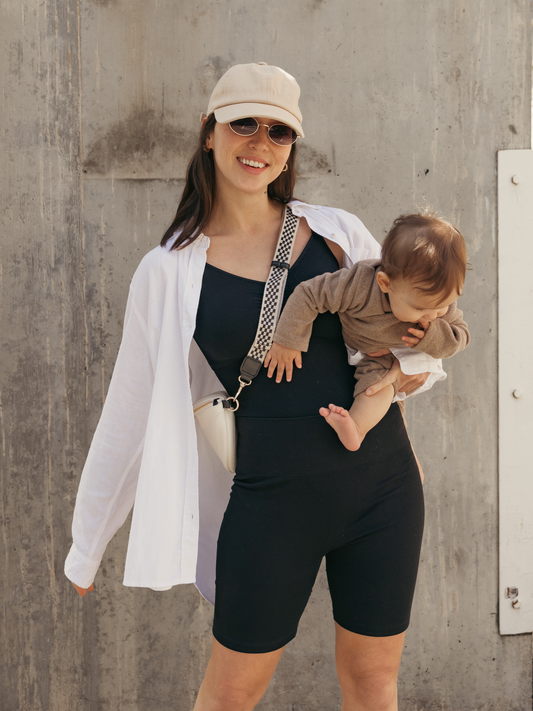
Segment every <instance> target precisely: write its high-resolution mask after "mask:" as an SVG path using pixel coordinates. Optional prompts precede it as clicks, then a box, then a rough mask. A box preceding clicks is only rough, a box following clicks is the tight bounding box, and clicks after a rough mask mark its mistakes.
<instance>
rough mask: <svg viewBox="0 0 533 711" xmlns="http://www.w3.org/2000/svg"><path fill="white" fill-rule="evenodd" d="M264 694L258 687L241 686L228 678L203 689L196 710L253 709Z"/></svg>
mask: <svg viewBox="0 0 533 711" xmlns="http://www.w3.org/2000/svg"><path fill="white" fill-rule="evenodd" d="M262 695H263V693H262V691H260V690H258V689H244V688H239V687H236V686H235V685H234V684H233V683H232V682H231V680H228V681H227V682H222V683H221V684H219V685H218V686H217V688H210V689H206V688H203V689H201V690H200V693H199V694H198V700H197V704H196V706H195V711H252V709H254V708H255V707H256V705H257V704H258V703H259V701H260V700H261V697H262Z"/></svg>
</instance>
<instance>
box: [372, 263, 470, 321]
mask: <svg viewBox="0 0 533 711" xmlns="http://www.w3.org/2000/svg"><path fill="white" fill-rule="evenodd" d="M380 275H383V277H382V278H381V279H380V278H379V276H380ZM378 284H379V287H380V289H381V291H383V292H384V293H386V294H388V295H389V302H390V306H391V309H392V313H393V314H394V315H395V316H396V318H397V319H398V321H406V322H409V323H419V324H420V325H421V326H423V327H424V328H426V327H427V325H428V324H429V322H430V321H433V320H434V319H436V318H438V317H439V316H444V314H445V313H446V312H447V311H448V307H449V306H450V304H453V302H454V301H457V299H458V298H459V294H458V293H457V292H456V291H455V290H454V291H453V292H452V293H451V294H449V295H448V296H446V297H443V296H442V294H441V295H437V296H435V294H427V293H425V292H423V291H420V289H417V288H416V286H414V285H413V284H412V283H411V282H410V281H409V280H407V279H394V281H391V280H390V279H389V277H388V276H387V275H386V274H385V273H384V272H379V273H378ZM419 286H422V287H423V286H425V284H420V285H419Z"/></svg>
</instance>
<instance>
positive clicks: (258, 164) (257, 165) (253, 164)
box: [237, 157, 268, 172]
mask: <svg viewBox="0 0 533 711" xmlns="http://www.w3.org/2000/svg"><path fill="white" fill-rule="evenodd" d="M237 160H238V161H239V163H241V164H242V165H244V166H246V167H247V168H253V169H254V172H257V169H261V170H262V169H263V168H266V167H267V166H268V163H265V162H264V161H260V160H254V159H253V158H244V157H238V158H237Z"/></svg>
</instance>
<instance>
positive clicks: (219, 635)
mask: <svg viewBox="0 0 533 711" xmlns="http://www.w3.org/2000/svg"><path fill="white" fill-rule="evenodd" d="M299 94H300V90H299V87H298V85H297V84H296V82H295V80H294V79H293V78H292V77H291V76H290V75H288V74H286V73H285V72H284V71H283V70H281V69H279V68H277V67H272V66H268V65H266V64H264V63H259V64H248V65H237V66H235V67H232V68H231V69H230V70H229V71H228V72H227V73H226V74H225V75H224V76H223V77H222V79H221V80H220V81H219V83H218V84H217V86H216V87H215V90H214V91H213V94H212V96H211V99H210V103H209V107H208V112H207V116H205V117H204V118H203V123H202V130H201V133H200V141H199V145H198V148H197V150H196V153H195V154H194V156H193V158H192V160H191V163H190V165H189V168H188V174H187V182H186V187H185V190H184V193H183V196H182V199H181V202H180V205H179V208H178V212H177V215H176V218H175V220H174V222H173V224H172V225H171V227H170V228H169V230H167V232H166V234H165V235H164V237H163V240H162V246H161V247H158V248H156V249H155V250H153V251H152V252H150V253H149V254H148V255H147V256H146V257H145V258H144V259H143V261H142V263H141V265H140V266H139V268H138V270H137V272H136V274H135V276H134V278H133V280H132V285H131V289H130V297H129V300H128V307H127V311H126V319H125V325H124V335H123V340H122V345H121V348H120V352H119V355H118V358H117V363H116V366H115V371H114V374H113V379H112V382H111V385H110V388H109V393H108V397H107V400H106V404H105V407H104V411H103V413H102V417H101V420H100V423H99V425H98V428H97V431H96V433H95V437H94V440H93V444H92V446H91V450H90V452H89V456H88V459H87V463H86V466H85V469H84V473H83V476H82V480H81V483H80V490H79V493H78V499H77V504H76V510H75V515H74V523H73V538H74V543H73V546H72V549H71V552H70V553H69V556H68V558H67V561H66V564H65V571H66V574H67V577H69V579H70V580H72V582H73V583H74V585H75V587H76V588H77V590H78V592H79V593H80V594H81V595H85V593H86V590H87V589H88V590H91V589H92V581H93V579H94V576H95V574H96V571H97V569H98V566H99V563H100V560H101V557H102V555H103V552H104V550H105V546H106V544H107V542H108V541H109V539H110V538H111V537H112V535H113V534H114V532H115V531H116V530H117V529H118V527H119V526H120V525H121V524H122V523H123V521H124V520H125V518H126V516H127V515H128V513H129V511H130V509H131V507H132V505H133V503H134V501H135V509H134V514H133V519H132V527H131V533H130V540H129V545H128V554H127V560H126V572H125V579H124V584H125V585H132V586H143V587H152V588H154V589H158V590H163V589H168V588H170V587H171V586H172V585H175V584H178V583H183V582H196V584H197V586H198V588H199V589H200V590H201V591H202V593H203V594H204V595H205V596H206V597H207V598H208V599H210V600H213V597H215V619H214V627H213V634H214V640H213V649H212V654H211V659H210V662H209V665H208V667H207V671H206V674H205V678H204V681H203V683H202V686H201V688H200V691H199V694H198V699H197V702H196V705H195V709H196V711H214V710H215V709H216V710H219V709H231V711H239V710H241V709H242V710H243V711H244V710H248V709H253V708H254V707H255V705H256V704H257V702H258V701H259V700H260V698H261V697H262V695H263V694H264V692H265V690H266V688H267V686H268V683H269V680H270V678H271V676H272V674H273V672H274V669H275V667H276V665H277V662H278V661H279V659H280V656H281V654H282V651H283V647H284V646H285V644H287V642H288V641H289V640H290V639H292V638H293V637H294V635H295V633H296V628H297V625H298V621H299V618H300V616H301V614H302V612H303V609H304V607H305V604H306V602H307V599H308V597H309V595H310V593H311V588H312V586H313V583H314V580H315V577H316V574H317V572H318V568H319V566H320V562H321V560H322V558H323V557H324V556H326V562H327V573H328V581H329V587H330V591H331V597H332V603H333V612H334V618H335V624H336V658H337V669H338V676H339V680H340V684H341V687H342V693H343V699H344V705H343V709H345V711H349V710H350V711H351V710H355V709H358V710H359V709H376V710H377V709H380V710H381V709H383V710H392V709H396V708H397V702H396V678H397V672H398V667H399V663H400V656H401V651H402V646H403V639H404V634H405V629H406V628H407V625H408V621H409V614H410V607H411V601H412V595H413V590H414V584H415V579H416V573H417V567H418V559H419V551H420V543H421V537H422V526H423V497H422V492H421V483H420V478H419V475H418V468H417V465H416V462H415V459H414V457H413V453H412V450H411V447H410V444H409V440H408V437H407V434H406V432H405V428H404V424H403V420H402V417H401V414H400V412H399V409H398V406H397V405H393V406H392V407H391V409H390V411H389V413H388V414H387V416H386V417H385V418H384V419H383V420H382V421H381V422H380V423H379V425H378V426H376V427H375V428H374V430H372V431H371V433H369V435H368V436H367V438H366V439H365V442H364V445H363V446H362V447H361V449H360V450H359V451H358V452H349V451H348V450H346V449H345V448H344V447H343V446H342V444H340V442H339V440H338V438H337V437H336V435H335V433H334V432H333V430H332V429H331V428H330V427H329V426H328V425H327V423H326V422H325V421H324V420H323V418H322V417H321V416H320V415H319V414H318V409H319V407H320V406H321V405H323V404H324V403H327V402H330V401H334V402H337V401H338V402H339V403H341V404H342V403H343V402H345V403H346V404H345V405H344V406H347V405H349V403H350V401H351V396H352V392H353V368H352V367H351V366H350V365H349V364H348V362H347V358H346V350H345V347H344V344H343V342H342V336H341V330H340V323H339V321H338V318H337V316H336V315H334V314H322V315H320V316H319V317H318V319H317V321H316V324H315V327H314V331H313V337H312V340H311V344H310V348H309V352H308V354H307V357H306V358H305V360H304V363H303V368H302V369H301V370H299V371H298V372H296V373H294V375H293V377H292V382H286V381H285V382H282V383H279V384H278V383H276V382H275V380H274V379H273V378H269V375H270V376H271V375H272V373H271V372H270V373H269V372H268V371H267V370H266V369H263V370H262V372H261V373H260V374H259V375H258V377H257V378H256V379H255V380H254V381H253V383H252V385H251V387H249V388H247V389H246V391H245V392H244V393H243V394H242V395H241V407H240V409H239V411H238V413H237V415H238V417H237V426H238V433H239V443H238V458H237V473H236V475H235V480H234V482H233V484H232V482H231V479H230V478H229V475H227V474H226V475H225V474H224V470H223V469H222V467H221V465H220V462H218V460H217V459H216V457H215V456H214V454H213V453H212V452H211V451H210V450H209V449H208V447H207V445H206V443H205V442H204V440H203V438H202V436H201V434H199V435H198V440H197V437H196V432H195V428H194V418H193V413H192V402H194V401H195V400H197V399H198V398H199V397H201V396H202V395H205V394H207V393H209V392H211V391H213V390H217V389H220V386H221V383H222V385H223V386H224V387H225V388H226V389H227V390H228V392H230V394H234V392H235V390H236V387H235V386H236V384H237V376H238V373H239V365H240V363H241V361H242V359H243V357H244V356H245V355H246V353H247V351H248V349H249V347H250V345H251V343H252V341H253V339H254V335H255V331H256V328H257V323H258V319H259V311H260V305H261V299H262V293H263V289H264V282H265V280H266V278H267V276H268V273H269V270H270V263H271V261H272V258H273V254H274V250H275V246H276V243H277V239H278V233H279V230H280V225H281V222H282V217H283V214H284V209H285V208H284V205H285V204H286V203H289V202H290V203H291V208H292V211H293V213H294V214H295V215H297V216H298V217H299V218H300V222H299V227H298V232H297V234H296V240H295V246H294V250H293V254H292V259H291V268H290V270H289V276H288V280H287V285H286V289H285V299H286V298H288V296H289V295H290V293H291V291H292V290H293V289H294V288H295V286H296V284H298V283H299V282H300V281H303V280H305V279H308V278H310V277H312V276H315V275H316V274H319V273H323V272H325V271H333V270H335V269H337V268H338V267H339V265H341V264H342V263H343V262H345V263H348V264H349V263H351V262H354V261H357V260H358V259H364V258H367V257H368V258H372V257H377V256H378V255H379V246H378V245H377V243H376V242H375V241H374V240H373V238H372V237H371V236H370V234H369V233H368V231H367V230H366V229H365V228H364V226H363V225H362V224H361V222H360V221H359V220H358V219H357V218H356V217H354V216H353V215H349V214H348V213H345V212H344V211H342V210H334V209H328V208H320V207H316V206H309V205H306V204H304V203H301V202H298V201H294V200H293V199H292V198H293V188H294V182H295V170H294V160H295V154H296V139H297V138H299V137H303V131H302V127H301V114H300V111H299V108H298V98H299ZM193 336H194V340H193ZM406 350H407V349H406ZM418 355H419V354H413V353H411V352H410V353H409V357H413V356H414V358H415V359H416V358H417V357H418ZM437 370H438V367H437ZM396 379H398V380H399V389H400V390H403V391H405V392H407V393H409V392H412V391H414V390H415V389H417V388H418V387H419V386H420V385H421V384H422V383H423V382H424V381H425V379H426V375H423V376H404V375H403V374H402V373H401V371H400V367H399V364H398V363H396V364H395V366H394V367H393V369H392V370H391V371H390V373H389V374H388V375H387V376H386V377H385V378H384V379H383V380H382V381H381V383H380V384H379V385H378V386H376V389H379V388H380V387H384V386H385V385H387V384H388V383H390V382H393V381H394V380H396ZM198 469H199V471H200V476H199V478H198ZM230 486H231V487H232V489H231V497H230V500H229V503H228V497H229V489H230ZM226 504H227V508H226ZM224 509H226V510H225V513H224ZM222 516H224V518H223V521H222V524H221V519H222ZM219 529H220V534H219ZM217 537H218V550H217V559H216V580H217V585H216V593H215V591H214V584H213V581H214V567H215V548H216V545H217Z"/></svg>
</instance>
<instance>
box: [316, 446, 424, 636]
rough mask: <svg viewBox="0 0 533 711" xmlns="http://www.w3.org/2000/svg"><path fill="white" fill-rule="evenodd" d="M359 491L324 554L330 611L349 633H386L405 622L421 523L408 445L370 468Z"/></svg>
mask: <svg viewBox="0 0 533 711" xmlns="http://www.w3.org/2000/svg"><path fill="white" fill-rule="evenodd" d="M360 491H361V494H362V495H363V498H364V499H365V500H366V503H365V505H364V507H362V508H361V509H360V511H359V512H358V516H357V517H356V519H355V520H354V522H353V524H352V526H351V527H348V528H346V529H345V530H344V535H343V538H342V539H340V540H339V541H338V545H337V546H336V547H334V548H333V549H332V550H330V551H329V552H328V554H327V555H326V570H327V576H328V582H329V589H330V594H331V599H332V604H333V615H334V618H335V621H336V622H337V623H338V624H339V625H341V627H343V628H344V629H346V630H349V631H350V632H352V633H357V634H359V635H369V636H372V637H390V636H394V635H398V634H400V633H402V632H404V631H405V630H406V629H407V627H408V625H409V618H410V612H411V604H412V600H413V595H414V589H415V583H416V577H417V573H418V564H419V558H420V548H421V543H422V534H423V527H424V497H423V491H422V485H421V481H420V476H419V472H418V466H417V464H416V460H415V458H414V456H413V453H412V450H411V447H410V446H407V447H404V448H403V449H401V450H399V451H398V452H395V453H394V454H393V455H390V456H387V457H383V458H381V459H379V460H376V462H375V463H373V464H372V465H371V466H369V467H368V470H367V473H366V478H363V479H362V481H361V482H360ZM353 505H354V506H355V500H354V502H353Z"/></svg>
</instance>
